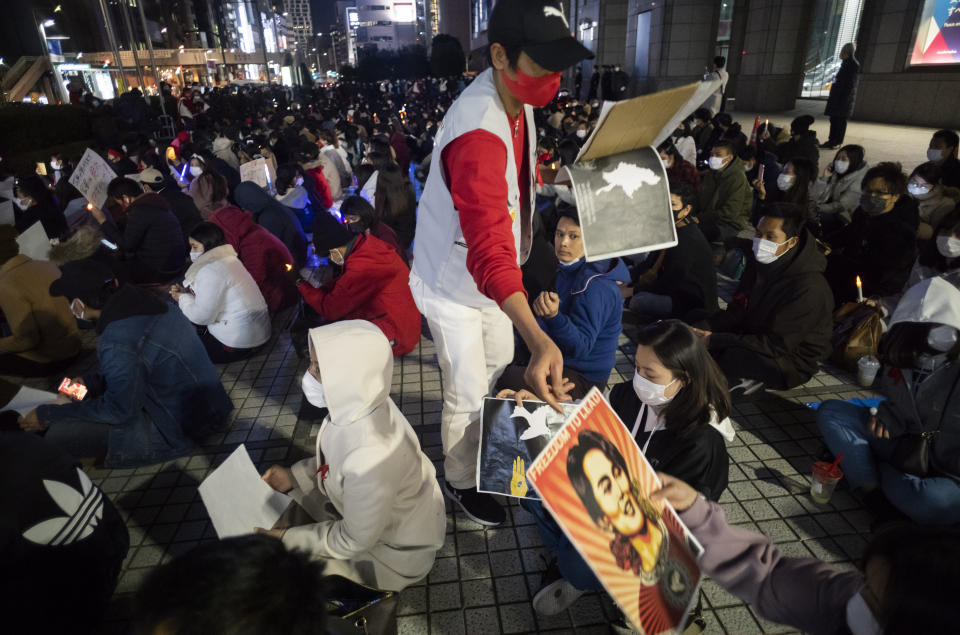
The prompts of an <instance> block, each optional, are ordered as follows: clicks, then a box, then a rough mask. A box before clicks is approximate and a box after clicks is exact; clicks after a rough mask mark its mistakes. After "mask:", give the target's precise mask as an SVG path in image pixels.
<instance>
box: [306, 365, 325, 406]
mask: <svg viewBox="0 0 960 635" xmlns="http://www.w3.org/2000/svg"><path fill="white" fill-rule="evenodd" d="M300 387H301V388H303V396H304V397H306V398H307V401H309V402H310V405H312V406H316V407H317V408H326V407H327V396H326V395H325V394H324V392H323V384H321V383H320V382H319V381H317V378H316V377H314V376H313V375H311V374H310V371H307V372H306V373H304V374H303V381H301V382H300Z"/></svg>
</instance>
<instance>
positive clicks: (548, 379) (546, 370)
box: [523, 337, 570, 412]
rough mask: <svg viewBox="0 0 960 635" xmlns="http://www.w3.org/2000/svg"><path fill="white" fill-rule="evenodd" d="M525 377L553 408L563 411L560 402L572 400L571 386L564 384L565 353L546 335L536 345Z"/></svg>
mask: <svg viewBox="0 0 960 635" xmlns="http://www.w3.org/2000/svg"><path fill="white" fill-rule="evenodd" d="M523 378H524V381H526V383H527V385H528V386H531V387H532V388H533V391H534V392H535V393H536V394H537V395H538V396H539V397H540V398H541V399H543V400H544V401H545V402H547V403H548V404H549V405H550V407H551V408H553V409H554V410H556V411H557V412H563V408H561V407H560V402H561V401H570V387H568V386H569V384H567V385H565V384H564V378H563V354H562V353H560V349H559V348H557V345H556V344H554V343H553V340H551V339H550V338H548V337H544V338H542V339H541V340H540V343H539V344H538V345H537V346H536V347H534V349H533V350H532V351H531V357H530V363H529V364H528V365H527V370H526V371H525V372H524V374H523Z"/></svg>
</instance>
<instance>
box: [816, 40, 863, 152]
mask: <svg viewBox="0 0 960 635" xmlns="http://www.w3.org/2000/svg"><path fill="white" fill-rule="evenodd" d="M856 52H857V45H856V44H854V43H853V42H848V43H846V44H844V45H843V48H842V49H840V59H841V60H843V61H842V63H841V64H840V70H839V71H837V76H836V78H835V79H834V80H833V84H831V85H830V96H829V97H827V107H826V108H825V109H824V111H823V114H825V115H826V116H828V117H830V138H828V139H827V142H826V143H824V144H823V145H822V146H820V147H821V148H829V149H831V150H832V149H834V148H839V147H840V146H842V145H843V138H844V137H845V136H846V134H847V119H849V118H850V115H852V114H853V104H854V102H855V101H856V99H857V84H859V83H860V62H858V61H857V58H855V57H854V56H853V54H854V53H856Z"/></svg>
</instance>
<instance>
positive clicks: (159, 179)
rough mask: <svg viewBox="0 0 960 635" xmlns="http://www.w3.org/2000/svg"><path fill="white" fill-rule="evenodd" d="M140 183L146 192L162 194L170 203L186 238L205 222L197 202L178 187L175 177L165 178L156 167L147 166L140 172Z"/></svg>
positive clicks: (171, 209)
mask: <svg viewBox="0 0 960 635" xmlns="http://www.w3.org/2000/svg"><path fill="white" fill-rule="evenodd" d="M140 183H141V184H142V185H143V190H144V191H145V192H153V193H154V194H159V195H160V196H162V197H163V198H164V199H165V200H166V201H167V203H168V204H169V205H170V211H172V212H173V215H174V216H176V217H177V222H179V223H180V229H181V230H183V238H184V240H186V239H187V238H188V237H189V235H190V231H191V230H192V229H193V228H194V227H196V226H197V225H199V224H200V223H201V222H203V218H201V217H200V210H198V209H197V204H196V203H194V202H193V199H192V198H190V196H189V195H187V194H184V193H183V191H181V190H180V188H179V187H177V185H176V182H175V181H173V179H164V178H163V174H161V173H160V171H159V170H156V169H154V168H147V169H146V170H144V171H143V172H141V173H140Z"/></svg>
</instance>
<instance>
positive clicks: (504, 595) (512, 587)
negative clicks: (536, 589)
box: [494, 575, 529, 604]
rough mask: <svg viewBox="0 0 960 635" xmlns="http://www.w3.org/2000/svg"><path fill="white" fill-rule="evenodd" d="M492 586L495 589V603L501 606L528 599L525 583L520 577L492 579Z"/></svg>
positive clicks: (523, 578) (522, 577)
mask: <svg viewBox="0 0 960 635" xmlns="http://www.w3.org/2000/svg"><path fill="white" fill-rule="evenodd" d="M494 584H495V585H496V589H497V601H498V602H499V603H501V604H504V603H507V602H521V601H524V600H528V599H529V594H528V593H527V582H526V579H525V577H524V576H522V575H513V576H507V577H503V578H494Z"/></svg>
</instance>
